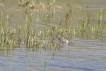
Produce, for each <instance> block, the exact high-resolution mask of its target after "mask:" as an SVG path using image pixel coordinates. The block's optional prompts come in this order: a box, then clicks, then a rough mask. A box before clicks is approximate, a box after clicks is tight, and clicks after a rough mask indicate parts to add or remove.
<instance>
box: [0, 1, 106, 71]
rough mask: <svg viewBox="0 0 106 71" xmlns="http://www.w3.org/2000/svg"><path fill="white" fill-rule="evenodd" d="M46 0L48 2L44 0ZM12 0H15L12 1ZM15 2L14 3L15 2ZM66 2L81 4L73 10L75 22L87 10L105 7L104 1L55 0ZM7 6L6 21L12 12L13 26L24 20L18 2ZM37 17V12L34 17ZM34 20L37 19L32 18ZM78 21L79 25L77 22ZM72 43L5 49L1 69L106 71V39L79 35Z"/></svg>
mask: <svg viewBox="0 0 106 71" xmlns="http://www.w3.org/2000/svg"><path fill="white" fill-rule="evenodd" d="M43 1H44V2H45V0H43ZM46 1H48V0H46ZM13 2H15V1H14V0H13ZM13 2H11V4H13V5H14V3H13ZM67 3H70V4H73V5H77V6H81V7H82V10H81V11H75V12H74V13H75V15H73V19H74V20H73V21H76V17H77V19H81V20H82V19H85V17H86V12H87V11H89V12H91V13H92V14H93V15H95V13H97V12H99V11H100V10H101V9H106V1H105V0H71V1H70V0H67V1H66V3H64V0H61V2H60V0H57V2H56V4H59V5H65V4H67ZM5 9H6V10H5ZM5 9H4V10H3V11H4V16H3V19H4V20H5V17H6V16H5V14H6V13H8V14H11V15H12V18H11V21H10V23H11V24H12V25H13V26H16V24H22V23H23V22H24V21H25V14H24V12H23V9H20V8H18V6H17V4H16V2H15V6H14V7H12V6H11V5H10V7H9V8H8V7H5ZM66 11H67V10H56V12H57V13H58V14H59V15H57V16H56V17H61V16H63V15H61V14H62V13H63V12H66ZM35 17H36V14H35V12H34V13H33V18H35ZM93 18H95V16H93ZM57 21H59V19H58V20H57ZM33 22H35V21H34V20H33ZM75 23H76V24H78V22H75ZM33 24H34V23H33ZM22 25H23V24H22ZM34 25H35V24H34ZM37 27H38V28H39V27H44V26H43V23H42V22H41V24H40V25H39V24H37ZM37 27H36V28H37ZM71 42H72V45H67V44H65V43H63V44H62V47H61V48H60V49H59V50H51V51H50V50H44V49H35V51H33V50H29V49H26V48H16V49H15V50H14V51H13V52H10V53H9V54H8V53H7V51H5V50H4V52H2V51H0V71H15V70H16V71H106V41H105V40H104V42H102V41H101V40H85V39H81V38H77V39H75V40H73V41H71Z"/></svg>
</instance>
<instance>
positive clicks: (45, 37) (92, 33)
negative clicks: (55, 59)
mask: <svg viewBox="0 0 106 71" xmlns="http://www.w3.org/2000/svg"><path fill="white" fill-rule="evenodd" d="M18 1H19V5H20V7H21V6H25V7H28V8H27V10H29V11H27V13H25V16H26V20H24V23H21V24H22V25H19V24H17V25H16V26H13V25H11V23H10V19H11V15H9V14H7V15H6V20H3V15H4V14H3V12H2V11H1V12H0V46H1V48H0V50H2V51H4V50H7V53H10V52H9V50H10V51H12V50H14V48H21V47H26V48H28V49H32V50H33V51H35V50H36V49H44V50H47V49H49V50H56V49H60V48H61V47H62V43H59V42H58V38H59V39H60V40H61V38H60V37H59V36H58V37H57V35H60V36H68V37H70V38H73V39H76V38H83V39H92V40H97V39H98V40H102V42H103V41H104V39H105V37H104V35H105V34H106V33H105V32H104V31H105V30H106V27H105V26H106V24H105V22H106V21H105V20H106V13H104V12H103V10H101V11H100V13H97V14H96V15H95V16H96V18H95V20H93V21H92V16H91V14H90V13H88V12H87V14H86V16H87V17H86V18H85V19H84V20H83V21H81V22H78V23H79V24H77V25H76V26H78V27H75V26H73V25H74V23H73V22H72V21H73V16H75V14H74V13H73V12H74V11H75V10H77V9H75V6H74V7H73V6H72V5H70V4H67V5H66V7H63V8H62V10H66V11H65V12H63V13H62V14H63V16H62V17H58V15H59V13H58V12H56V10H57V9H56V8H55V7H54V3H55V2H56V0H51V1H50V3H49V4H48V5H47V4H44V3H42V2H37V4H33V6H34V7H33V8H35V7H36V9H33V10H30V9H31V8H30V7H32V3H33V2H31V1H30V0H27V1H24V0H18ZM31 11H35V12H34V13H33V12H31ZM34 14H37V15H36V18H34V17H33V16H34ZM56 15H57V16H56ZM76 19H77V17H76ZM37 25H40V26H43V27H40V28H39V29H38V28H37ZM62 39H63V37H62ZM65 42H67V43H68V41H67V40H66V41H65ZM44 65H45V63H44Z"/></svg>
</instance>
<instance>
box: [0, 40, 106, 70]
mask: <svg viewBox="0 0 106 71" xmlns="http://www.w3.org/2000/svg"><path fill="white" fill-rule="evenodd" d="M73 44H74V45H72V46H71V45H67V44H65V43H64V44H63V45H62V46H63V47H62V48H61V50H56V51H49V50H43V49H40V50H37V51H34V52H33V51H28V50H27V49H25V48H17V49H15V50H14V51H13V53H12V54H11V55H8V54H6V53H5V55H4V56H0V70H1V71H14V70H17V71H105V70H106V55H105V54H106V48H105V47H106V43H101V41H98V40H97V41H91V40H89V41H88V40H87V41H85V40H82V39H77V41H76V40H75V41H73Z"/></svg>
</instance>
